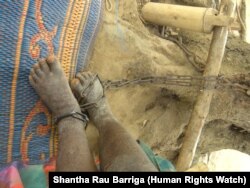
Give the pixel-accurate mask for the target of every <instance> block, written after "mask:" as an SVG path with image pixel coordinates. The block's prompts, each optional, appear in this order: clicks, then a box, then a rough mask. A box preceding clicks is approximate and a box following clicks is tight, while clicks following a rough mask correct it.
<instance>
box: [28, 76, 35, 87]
mask: <svg viewBox="0 0 250 188" xmlns="http://www.w3.org/2000/svg"><path fill="white" fill-rule="evenodd" d="M29 81H30V84H31V85H32V87H35V85H36V82H35V80H34V79H33V77H32V76H31V75H29Z"/></svg>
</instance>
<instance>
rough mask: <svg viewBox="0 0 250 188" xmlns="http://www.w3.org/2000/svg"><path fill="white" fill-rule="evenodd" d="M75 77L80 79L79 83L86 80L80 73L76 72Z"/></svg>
mask: <svg viewBox="0 0 250 188" xmlns="http://www.w3.org/2000/svg"><path fill="white" fill-rule="evenodd" d="M76 78H78V79H79V80H80V82H81V84H84V82H85V81H86V79H85V78H84V77H83V75H82V74H81V73H77V74H76Z"/></svg>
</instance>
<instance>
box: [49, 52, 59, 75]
mask: <svg viewBox="0 0 250 188" xmlns="http://www.w3.org/2000/svg"><path fill="white" fill-rule="evenodd" d="M46 62H47V64H48V66H49V68H50V70H51V71H52V72H58V71H60V70H61V66H60V64H59V63H58V61H57V59H56V57H55V56H54V55H50V56H49V57H48V58H47V59H46Z"/></svg>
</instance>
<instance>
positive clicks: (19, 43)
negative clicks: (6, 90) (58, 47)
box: [7, 1, 30, 163]
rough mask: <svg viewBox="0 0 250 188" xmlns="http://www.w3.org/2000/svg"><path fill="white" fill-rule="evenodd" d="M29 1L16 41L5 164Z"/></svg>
mask: <svg viewBox="0 0 250 188" xmlns="http://www.w3.org/2000/svg"><path fill="white" fill-rule="evenodd" d="M29 2H30V1H24V6H23V11H22V15H21V20H20V25H19V30H18V40H17V48H16V54H15V55H16V56H15V57H16V59H15V68H14V74H13V79H12V85H11V98H10V100H11V102H10V125H9V138H8V151H7V162H8V163H9V162H11V160H12V146H13V137H14V128H15V127H14V123H15V104H16V85H17V78H18V74H19V65H20V60H21V51H22V42H23V34H24V33H23V32H24V25H25V21H26V16H27V12H28V8H29Z"/></svg>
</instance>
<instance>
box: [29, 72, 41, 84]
mask: <svg viewBox="0 0 250 188" xmlns="http://www.w3.org/2000/svg"><path fill="white" fill-rule="evenodd" d="M30 77H31V78H32V80H33V81H34V83H37V82H38V81H39V77H38V76H37V74H36V73H34V74H30Z"/></svg>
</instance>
